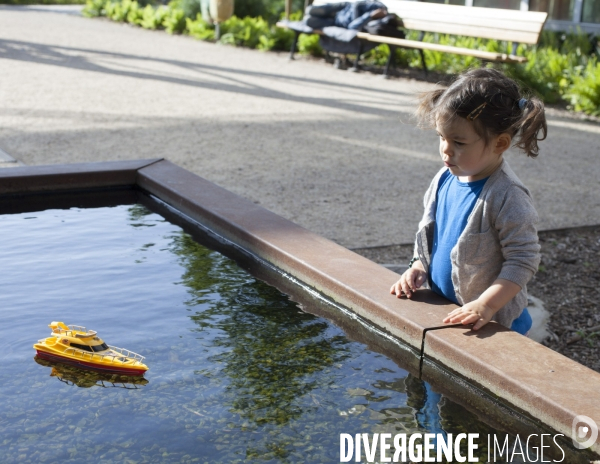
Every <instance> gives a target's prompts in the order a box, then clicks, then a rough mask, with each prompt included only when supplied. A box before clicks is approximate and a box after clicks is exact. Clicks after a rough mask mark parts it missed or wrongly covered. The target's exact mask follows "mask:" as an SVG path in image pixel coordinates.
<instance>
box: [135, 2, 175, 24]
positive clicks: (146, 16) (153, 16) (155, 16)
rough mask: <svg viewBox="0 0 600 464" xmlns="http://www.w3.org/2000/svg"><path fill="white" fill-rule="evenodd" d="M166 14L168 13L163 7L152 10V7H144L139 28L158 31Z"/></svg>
mask: <svg viewBox="0 0 600 464" xmlns="http://www.w3.org/2000/svg"><path fill="white" fill-rule="evenodd" d="M168 14H169V11H168V9H167V8H166V7H165V6H159V7H158V8H154V7H153V6H152V5H146V8H144V12H143V16H142V21H141V22H140V26H142V27H143V28H144V29H158V28H160V27H162V24H163V22H164V20H165V18H166V17H167V15H168Z"/></svg>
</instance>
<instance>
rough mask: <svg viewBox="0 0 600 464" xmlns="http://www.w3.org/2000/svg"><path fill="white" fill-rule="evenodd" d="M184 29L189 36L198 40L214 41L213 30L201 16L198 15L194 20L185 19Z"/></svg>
mask: <svg viewBox="0 0 600 464" xmlns="http://www.w3.org/2000/svg"><path fill="white" fill-rule="evenodd" d="M185 23H186V29H187V32H188V34H189V35H191V36H192V37H194V38H196V39H200V40H215V29H214V28H213V27H212V26H211V25H210V24H208V23H207V22H206V21H204V19H202V15H201V14H200V13H198V14H197V15H196V19H194V20H192V19H190V18H186V19H185Z"/></svg>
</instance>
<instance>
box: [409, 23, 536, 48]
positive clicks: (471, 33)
mask: <svg viewBox="0 0 600 464" xmlns="http://www.w3.org/2000/svg"><path fill="white" fill-rule="evenodd" d="M404 25H405V26H406V28H407V29H411V30H415V31H425V32H438V33H440V34H451V35H463V36H468V37H481V38H482V39H494V40H506V41H509V42H519V43H526V44H535V43H537V41H538V39H539V36H540V33H539V32H522V31H514V30H512V31H511V30H507V29H491V28H488V27H479V26H465V25H461V24H451V23H438V22H432V21H428V20H419V21H417V20H410V21H409V20H404Z"/></svg>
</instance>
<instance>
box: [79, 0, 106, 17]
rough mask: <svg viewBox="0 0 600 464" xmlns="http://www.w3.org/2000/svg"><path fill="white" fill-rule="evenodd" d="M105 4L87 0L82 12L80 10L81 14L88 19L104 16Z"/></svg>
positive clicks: (102, 0) (96, 0)
mask: <svg viewBox="0 0 600 464" xmlns="http://www.w3.org/2000/svg"><path fill="white" fill-rule="evenodd" d="M105 4H106V0H87V1H86V2H85V6H84V7H83V10H81V14H82V15H83V16H86V17H88V18H94V17H97V16H106V10H105V9H104V6H105Z"/></svg>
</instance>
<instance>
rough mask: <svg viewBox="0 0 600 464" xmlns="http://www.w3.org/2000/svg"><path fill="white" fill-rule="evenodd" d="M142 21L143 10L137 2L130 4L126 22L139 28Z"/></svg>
mask: <svg viewBox="0 0 600 464" xmlns="http://www.w3.org/2000/svg"><path fill="white" fill-rule="evenodd" d="M143 19H144V9H143V8H142V7H141V6H140V4H139V3H138V2H137V1H133V2H131V7H130V8H129V13H127V22H128V23H130V24H134V25H136V26H139V25H141V24H142V20H143Z"/></svg>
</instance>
